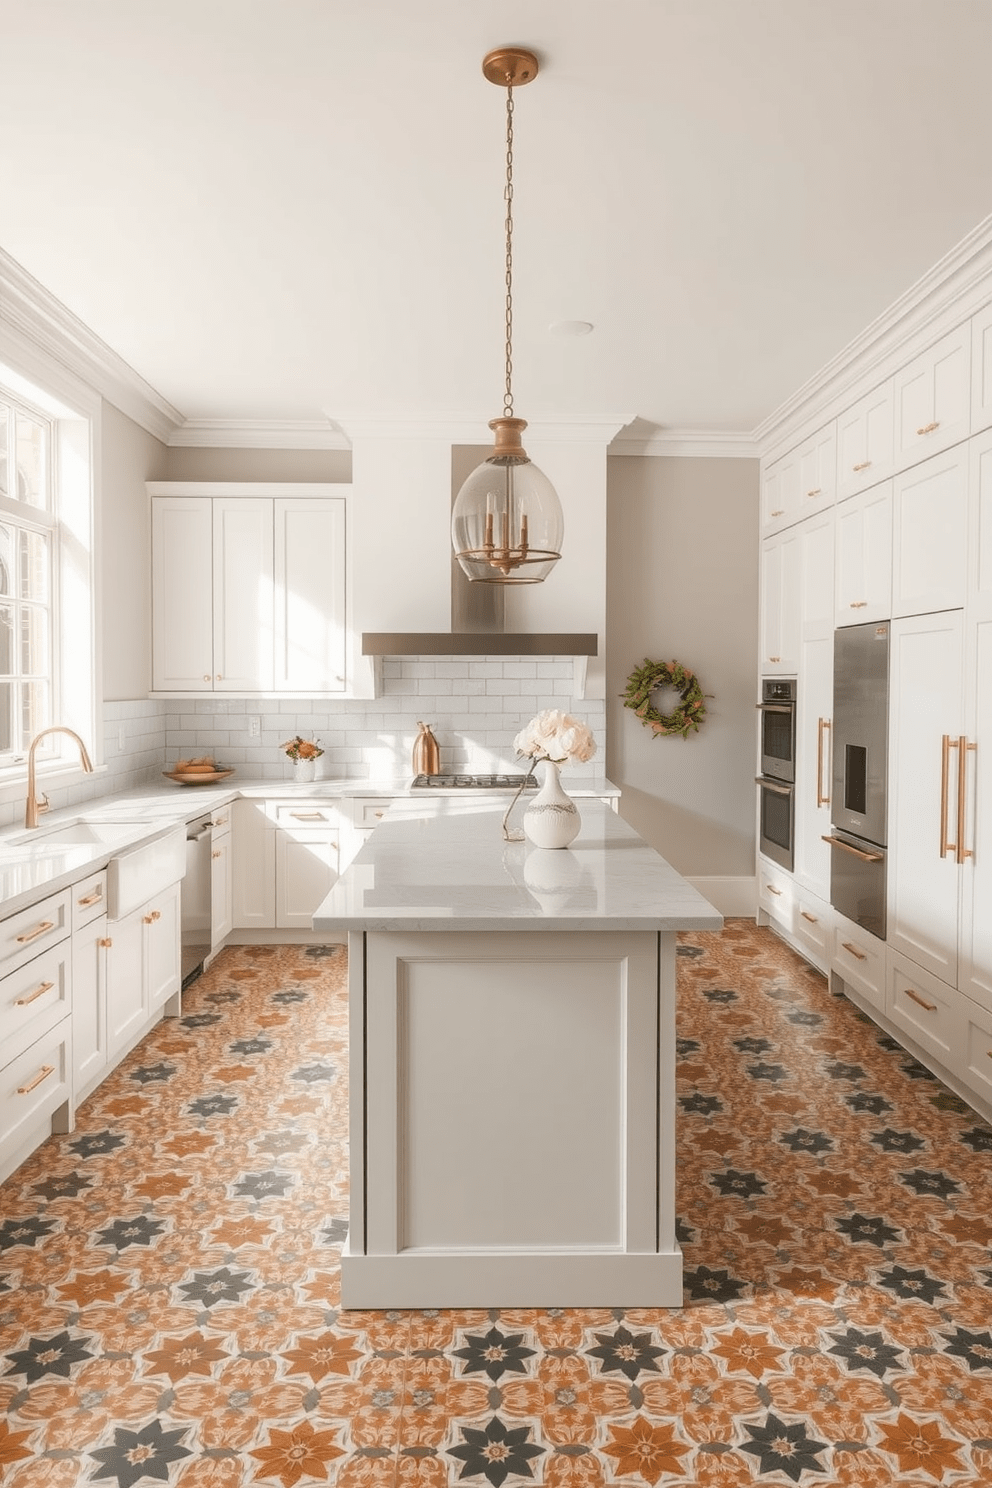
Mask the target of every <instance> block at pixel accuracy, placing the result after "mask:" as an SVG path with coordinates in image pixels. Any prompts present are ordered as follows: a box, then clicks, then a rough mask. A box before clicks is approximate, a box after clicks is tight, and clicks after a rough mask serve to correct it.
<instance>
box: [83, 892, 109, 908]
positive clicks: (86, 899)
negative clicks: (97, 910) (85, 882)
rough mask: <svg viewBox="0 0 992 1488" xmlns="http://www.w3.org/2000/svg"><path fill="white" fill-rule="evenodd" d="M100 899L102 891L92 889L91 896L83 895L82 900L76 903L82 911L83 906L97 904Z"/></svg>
mask: <svg viewBox="0 0 992 1488" xmlns="http://www.w3.org/2000/svg"><path fill="white" fill-rule="evenodd" d="M102 898H103V890H102V889H94V890H93V892H92V894H85V895H84V896H83V898H82V899H77V900H76V903H77V904H78V905H79V907H80V909H82V908H83V906H84V905H86V904H98V903H99V902H100V900H101V899H102Z"/></svg>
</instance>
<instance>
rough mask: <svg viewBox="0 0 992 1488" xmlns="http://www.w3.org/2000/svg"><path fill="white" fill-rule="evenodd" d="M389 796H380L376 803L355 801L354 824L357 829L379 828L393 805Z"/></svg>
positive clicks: (353, 805)
mask: <svg viewBox="0 0 992 1488" xmlns="http://www.w3.org/2000/svg"><path fill="white" fill-rule="evenodd" d="M392 804H393V803H392V800H391V799H390V797H389V796H379V797H378V798H377V799H376V800H374V801H354V802H353V803H352V807H353V810H354V817H353V820H354V823H355V826H356V827H377V826H378V825H379V823H380V822H381V821H382V819H383V818H384V816H385V815H386V812H387V811H388V810H389V808H390V806H391V805H392Z"/></svg>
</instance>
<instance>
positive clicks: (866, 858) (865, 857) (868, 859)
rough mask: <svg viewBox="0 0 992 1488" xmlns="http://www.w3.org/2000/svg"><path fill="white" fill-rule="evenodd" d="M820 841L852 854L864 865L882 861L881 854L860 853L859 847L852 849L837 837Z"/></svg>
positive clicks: (847, 843)
mask: <svg viewBox="0 0 992 1488" xmlns="http://www.w3.org/2000/svg"><path fill="white" fill-rule="evenodd" d="M822 840H823V841H824V842H829V843H830V846H831V847H839V848H842V849H843V851H844V852H849V853H853V854H854V856H855V857H856V858H860V859H861V860H862V862H864V863H880V862H881V861H882V857H883V854H882V853H866V852H862V851H861V848H860V847H852V846H851V844H850V843H849V842H842V841H841V840H840V838H839V837H824V838H823V839H822Z"/></svg>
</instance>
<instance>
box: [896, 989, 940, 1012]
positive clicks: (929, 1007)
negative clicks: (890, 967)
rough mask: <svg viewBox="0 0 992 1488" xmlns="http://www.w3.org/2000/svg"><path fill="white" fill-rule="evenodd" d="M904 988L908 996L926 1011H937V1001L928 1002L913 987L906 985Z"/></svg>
mask: <svg viewBox="0 0 992 1488" xmlns="http://www.w3.org/2000/svg"><path fill="white" fill-rule="evenodd" d="M903 990H904V991H905V993H906V996H907V997H908V998H910V1000H911V1001H912V1002H915V1003H916V1005H917V1007H921V1008H923V1009H924V1011H925V1012H928V1013H935V1012H936V1011H937V1004H936V1003H935V1002H927V1001H926V999H925V998H923V997H920V996H918V995H917V993H915V992H914V991H913V989H912V987H905V988H904V989H903Z"/></svg>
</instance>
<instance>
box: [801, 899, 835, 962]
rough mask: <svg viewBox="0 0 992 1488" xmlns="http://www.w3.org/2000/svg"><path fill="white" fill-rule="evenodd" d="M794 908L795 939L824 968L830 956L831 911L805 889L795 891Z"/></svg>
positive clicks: (828, 906)
mask: <svg viewBox="0 0 992 1488" xmlns="http://www.w3.org/2000/svg"><path fill="white" fill-rule="evenodd" d="M795 906H796V908H795V920H794V923H793V929H794V931H795V934H796V939H797V940H799V941H801V942H802V943H803V944H804V945H805V946H806V947H807V948H808V950H809V952H810V954H811V955H812V956H813V958H814V959H815V961H816V962H817V964H818V965H820V966H826V964H827V959H828V957H829V955H830V932H831V930H832V928H833V910H832V909H831V907H830V905H829V904H825V903H824V902H823V900H822V899H820V898H818V897H817V895H816V894H810V893H808V892H807V891H806V890H805V889H797V890H796V899H795Z"/></svg>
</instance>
